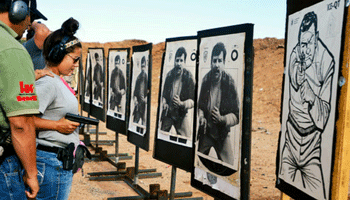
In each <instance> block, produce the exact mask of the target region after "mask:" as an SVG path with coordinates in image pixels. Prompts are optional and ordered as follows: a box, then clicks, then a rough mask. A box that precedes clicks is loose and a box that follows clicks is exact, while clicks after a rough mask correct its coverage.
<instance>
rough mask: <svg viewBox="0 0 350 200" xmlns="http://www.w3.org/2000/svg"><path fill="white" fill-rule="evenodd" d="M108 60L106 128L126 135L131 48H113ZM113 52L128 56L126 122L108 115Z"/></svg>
mask: <svg viewBox="0 0 350 200" xmlns="http://www.w3.org/2000/svg"><path fill="white" fill-rule="evenodd" d="M108 51H109V52H108V59H107V63H108V64H107V71H106V72H107V103H106V106H107V115H106V128H108V129H110V130H113V131H115V132H117V133H121V134H123V135H126V134H127V129H126V122H127V121H128V119H129V118H128V112H127V110H128V107H129V99H128V97H129V93H130V65H129V62H130V61H129V54H130V48H111V49H109V50H108ZM111 51H117V52H127V55H126V60H125V61H124V62H126V63H125V64H126V65H125V66H126V69H125V71H126V73H125V82H126V83H125V86H126V88H125V96H126V101H125V105H124V106H125V113H124V114H125V118H124V120H123V119H120V118H117V117H115V116H111V115H109V114H108V108H109V107H110V100H109V99H108V98H109V96H110V87H109V85H110V73H109V71H110V67H113V66H110V61H109V60H110V56H111V55H110V54H111ZM121 62H122V61H121ZM114 115H116V113H114Z"/></svg>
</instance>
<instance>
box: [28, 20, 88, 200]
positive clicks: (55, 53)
mask: <svg viewBox="0 0 350 200" xmlns="http://www.w3.org/2000/svg"><path fill="white" fill-rule="evenodd" d="M78 28H79V22H78V21H76V20H75V19H73V18H70V19H68V20H67V21H65V22H64V23H63V24H62V27H61V29H58V30H56V31H54V32H53V33H51V34H50V35H49V36H48V37H47V38H46V40H45V42H44V47H43V55H44V57H45V61H46V68H47V69H48V70H50V71H51V73H52V74H53V76H54V78H51V77H48V76H45V77H42V78H40V79H39V80H37V81H36V91H37V95H38V100H39V112H40V113H41V114H40V115H38V116H37V117H35V118H34V121H35V126H36V128H37V130H38V131H39V133H38V135H37V144H38V145H37V168H38V180H39V183H40V190H39V192H38V195H37V200H41V199H68V197H69V193H70V190H71V186H72V179H73V172H72V168H71V167H72V163H71V165H68V166H67V165H64V164H63V163H66V162H69V160H66V159H67V156H61V155H62V153H63V152H65V153H68V154H69V155H68V157H70V156H72V155H70V154H72V153H73V152H70V151H67V149H68V148H69V147H70V148H71V149H72V148H73V149H74V148H76V147H77V146H78V145H79V133H78V129H77V127H78V126H79V123H76V122H71V121H69V120H66V119H65V118H64V116H65V115H66V113H73V114H78V101H77V99H76V97H75V96H74V95H73V94H72V92H71V91H70V90H69V89H68V88H67V87H66V85H65V84H64V83H63V82H62V81H61V79H60V76H67V75H69V74H71V73H72V72H73V70H74V69H75V68H76V67H79V60H80V56H81V51H82V45H81V43H80V41H79V40H78V39H77V38H76V37H75V36H74V34H75V32H76V31H77V29H78Z"/></svg>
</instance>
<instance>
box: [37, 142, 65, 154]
mask: <svg viewBox="0 0 350 200" xmlns="http://www.w3.org/2000/svg"><path fill="white" fill-rule="evenodd" d="M36 149H38V150H42V151H48V152H52V153H55V154H58V153H59V152H60V151H62V150H64V149H63V148H60V147H49V146H44V145H41V144H38V146H37V147H36Z"/></svg>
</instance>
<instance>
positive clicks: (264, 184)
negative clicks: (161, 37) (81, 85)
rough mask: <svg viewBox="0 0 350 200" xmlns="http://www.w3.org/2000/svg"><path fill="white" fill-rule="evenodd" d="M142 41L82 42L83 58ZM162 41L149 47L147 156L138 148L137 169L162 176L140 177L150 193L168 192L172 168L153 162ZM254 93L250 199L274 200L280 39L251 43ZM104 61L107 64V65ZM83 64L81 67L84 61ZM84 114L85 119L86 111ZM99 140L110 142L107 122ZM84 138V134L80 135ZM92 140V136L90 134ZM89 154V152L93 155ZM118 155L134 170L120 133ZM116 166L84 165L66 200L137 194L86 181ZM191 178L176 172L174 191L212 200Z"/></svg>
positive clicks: (120, 184) (130, 148) (114, 184)
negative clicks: (154, 187) (153, 188)
mask: <svg viewBox="0 0 350 200" xmlns="http://www.w3.org/2000/svg"><path fill="white" fill-rule="evenodd" d="M145 43H147V42H145V41H140V40H126V41H122V42H111V43H105V44H100V43H84V44H83V60H85V59H86V52H87V48H89V47H104V49H105V50H104V52H105V55H106V58H107V57H108V49H109V48H122V47H131V46H133V45H139V44H145ZM164 48H165V45H164V43H159V44H155V45H153V49H152V54H153V55H152V56H153V57H152V58H153V67H152V107H151V132H150V133H151V139H150V150H149V151H148V152H146V151H144V150H141V149H140V159H139V161H140V164H139V168H140V169H156V171H157V172H161V173H162V176H161V177H156V178H146V179H139V180H138V185H139V186H141V187H142V188H143V189H145V190H146V191H149V186H150V185H151V184H160V189H161V190H168V192H169V191H170V180H171V171H172V166H170V165H168V164H166V163H163V162H160V161H158V160H155V159H153V157H152V155H153V142H154V133H155V124H156V112H157V106H158V102H157V101H158V91H159V88H158V87H159V75H160V67H161V56H162V53H163V52H164ZM254 50H255V56H254V81H253V84H254V89H253V118H252V119H253V120H252V133H251V147H252V151H251V174H250V176H251V180H250V182H251V187H250V199H253V200H258V199H259V200H263V199H269V200H277V199H279V198H280V192H279V190H277V189H276V188H275V179H276V176H275V166H276V165H275V160H276V152H277V144H278V134H279V130H280V123H279V120H280V116H279V114H280V106H281V87H282V78H283V69H284V68H283V61H284V39H276V38H264V39H255V40H254ZM106 63H107V62H106ZM84 64H85V63H84ZM84 116H87V114H86V113H84ZM99 131H100V132H107V135H101V136H100V138H99V139H100V140H114V138H115V133H114V132H113V131H111V130H108V129H106V127H105V123H103V122H101V123H100V130H99ZM81 137H82V136H81ZM91 139H92V140H93V139H94V136H93V135H92V136H91ZM102 147H103V150H107V151H108V153H114V152H115V151H114V149H115V148H114V146H102ZM92 152H93V151H92ZM119 153H127V154H128V155H131V156H132V159H131V160H121V161H119V162H125V163H126V167H134V166H135V160H134V159H135V146H134V145H133V144H131V143H129V142H127V138H126V136H125V135H122V134H119ZM115 170H116V168H115V167H114V166H113V165H111V164H110V163H108V162H106V161H93V162H88V163H86V164H85V165H84V176H82V174H81V173H78V174H76V175H75V176H74V179H73V187H72V192H71V195H70V198H69V199H70V200H73V199H74V200H75V199H85V200H97V199H107V198H111V197H123V196H124V197H126V196H137V194H136V193H135V191H134V190H133V189H131V188H130V187H129V186H128V185H127V184H126V183H125V182H124V181H89V179H88V177H89V176H88V175H87V173H90V172H106V171H115ZM190 177H191V174H190V173H188V172H185V171H183V170H181V169H177V176H176V187H175V192H176V193H180V192H192V196H191V198H192V197H203V199H205V200H209V199H214V198H212V197H210V196H209V195H206V194H205V193H203V192H201V191H199V190H197V189H195V188H193V187H191V183H190V182H191V181H190Z"/></svg>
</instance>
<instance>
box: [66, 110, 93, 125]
mask: <svg viewBox="0 0 350 200" xmlns="http://www.w3.org/2000/svg"><path fill="white" fill-rule="evenodd" d="M65 118H66V119H68V120H70V121H73V122H78V123H81V124H92V125H98V123H99V120H98V119H92V118H89V117H84V116H81V115H75V114H72V113H67V114H66V116H65Z"/></svg>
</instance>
